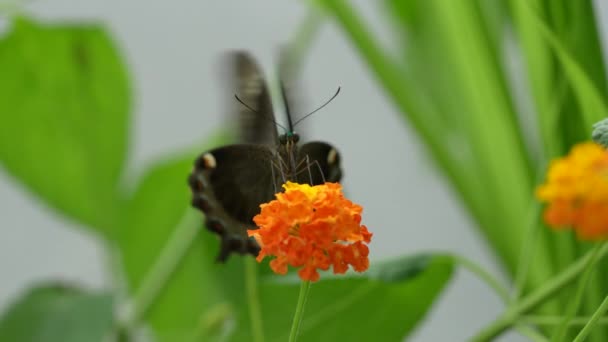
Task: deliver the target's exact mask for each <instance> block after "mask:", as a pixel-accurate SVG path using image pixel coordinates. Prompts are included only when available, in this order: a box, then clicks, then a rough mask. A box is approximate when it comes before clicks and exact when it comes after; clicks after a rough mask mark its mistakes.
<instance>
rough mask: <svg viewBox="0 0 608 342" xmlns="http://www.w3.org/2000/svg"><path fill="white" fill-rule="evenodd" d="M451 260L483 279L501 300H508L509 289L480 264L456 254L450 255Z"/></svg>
mask: <svg viewBox="0 0 608 342" xmlns="http://www.w3.org/2000/svg"><path fill="white" fill-rule="evenodd" d="M452 260H454V262H456V263H458V264H460V265H461V266H462V267H464V268H466V269H467V270H469V271H470V272H471V273H473V274H474V275H476V276H477V277H479V279H481V280H483V281H484V282H485V283H486V284H487V285H488V286H489V287H490V288H492V289H493V290H494V292H496V294H497V295H498V296H499V297H500V299H502V301H503V302H505V303H507V302H509V290H507V289H506V288H505V287H504V286H502V285H501V284H500V282H499V281H498V280H497V279H496V278H495V277H494V276H492V275H491V274H490V273H488V272H487V271H486V270H484V269H483V268H482V267H481V266H479V265H477V264H476V263H474V262H472V261H471V260H468V259H466V258H464V257H461V256H458V255H452Z"/></svg>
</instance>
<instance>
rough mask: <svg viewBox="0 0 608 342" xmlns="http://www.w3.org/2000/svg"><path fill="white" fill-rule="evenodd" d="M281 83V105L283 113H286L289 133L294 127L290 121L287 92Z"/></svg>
mask: <svg viewBox="0 0 608 342" xmlns="http://www.w3.org/2000/svg"><path fill="white" fill-rule="evenodd" d="M280 83H281V97H282V98H283V104H284V105H285V113H287V124H288V125H289V131H288V132H293V127H294V126H295V125H294V124H293V122H292V121H291V110H289V102H288V101H287V91H286V90H285V85H284V84H283V81H280Z"/></svg>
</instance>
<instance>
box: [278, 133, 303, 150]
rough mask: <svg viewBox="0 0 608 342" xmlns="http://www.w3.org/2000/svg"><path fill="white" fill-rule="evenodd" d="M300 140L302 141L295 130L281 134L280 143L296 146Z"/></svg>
mask: <svg viewBox="0 0 608 342" xmlns="http://www.w3.org/2000/svg"><path fill="white" fill-rule="evenodd" d="M298 141H300V135H298V133H296V132H293V131H288V132H287V133H285V134H281V135H280V136H279V144H281V145H282V146H288V147H290V146H294V145H295V144H297V143H298Z"/></svg>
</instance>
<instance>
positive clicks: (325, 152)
mask: <svg viewBox="0 0 608 342" xmlns="http://www.w3.org/2000/svg"><path fill="white" fill-rule="evenodd" d="M231 60H232V61H233V63H232V66H233V69H234V70H235V71H236V76H235V78H236V80H235V83H236V87H235V88H236V90H237V91H238V92H241V94H243V95H241V96H242V97H243V102H244V103H245V104H246V105H247V107H248V108H245V109H243V108H241V107H239V109H238V110H236V112H238V121H239V123H240V133H239V136H240V138H239V140H240V142H239V143H238V144H233V145H227V146H223V147H219V148H215V149H212V150H210V151H206V152H203V153H202V154H201V155H200V156H199V157H198V158H197V160H196V161H195V164H194V168H193V170H192V173H191V174H190V177H189V179H188V183H189V185H190V188H191V190H192V205H193V206H194V207H196V208H198V209H200V210H201V211H202V212H203V213H205V217H206V221H205V224H206V226H207V228H208V229H209V230H211V231H212V232H214V233H216V234H218V235H219V236H220V239H221V247H220V254H219V256H218V260H219V261H225V260H226V259H227V258H228V256H229V255H230V254H231V253H233V252H234V253H238V254H251V255H254V256H255V255H257V254H258V252H259V246H258V245H257V243H256V242H255V240H253V239H251V238H249V237H248V235H247V230H248V229H255V228H256V227H255V224H254V223H253V217H254V216H255V215H256V214H258V213H259V211H260V207H259V206H260V204H262V203H266V202H269V201H270V200H272V199H273V198H274V194H276V193H277V192H280V191H282V187H281V186H282V184H284V183H285V182H286V181H292V182H298V183H308V184H311V185H316V184H322V183H324V182H325V181H331V182H337V181H339V180H340V178H341V175H342V172H341V169H340V157H339V154H338V153H337V151H336V150H335V149H334V148H333V147H332V146H331V145H329V144H327V143H324V142H309V143H306V144H303V145H300V144H299V139H300V137H299V135H298V134H296V133H295V132H293V127H292V125H291V118H290V117H288V120H289V123H290V127H289V128H290V129H289V131H288V132H286V133H285V134H281V135H279V134H278V133H277V129H276V124H275V121H274V114H273V111H272V107H271V106H270V99H269V95H268V90H267V88H266V85H265V83H264V80H263V77H262V76H261V72H260V71H259V68H258V67H257V64H255V62H254V61H253V59H252V58H251V57H249V55H247V54H245V53H236V54H234V55H233V56H232V59H231ZM283 98H284V99H285V101H287V97H286V96H285V94H284V96H283ZM288 115H289V111H288Z"/></svg>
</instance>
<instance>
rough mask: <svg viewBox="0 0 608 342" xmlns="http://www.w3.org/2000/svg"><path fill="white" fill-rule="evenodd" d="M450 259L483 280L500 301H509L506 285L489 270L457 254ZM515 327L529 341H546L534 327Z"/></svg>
mask: <svg viewBox="0 0 608 342" xmlns="http://www.w3.org/2000/svg"><path fill="white" fill-rule="evenodd" d="M452 260H454V262H456V263H458V264H460V265H461V266H462V267H463V268H465V269H467V270H469V272H471V273H473V274H474V275H476V276H477V277H478V278H479V279H481V280H482V281H484V282H485V283H486V284H487V285H488V286H489V287H490V288H492V289H493V290H494V292H496V294H497V295H498V296H499V297H500V299H502V301H503V302H504V303H508V302H509V300H510V296H509V290H508V289H507V288H506V287H504V286H502V285H501V284H500V282H499V281H498V279H496V278H495V277H494V276H492V275H491V274H490V273H489V272H487V271H486V270H485V269H483V268H482V267H481V266H479V265H478V264H476V263H474V262H472V261H470V260H468V259H466V258H463V257H461V256H458V255H452ZM515 328H516V329H517V331H519V333H520V334H522V335H524V336H526V337H528V338H529V339H530V340H531V341H546V340H547V338H545V336H543V335H541V334H539V333H538V332H536V331H535V330H534V329H531V328H529V327H526V326H524V325H517V326H516V327H515Z"/></svg>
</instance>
